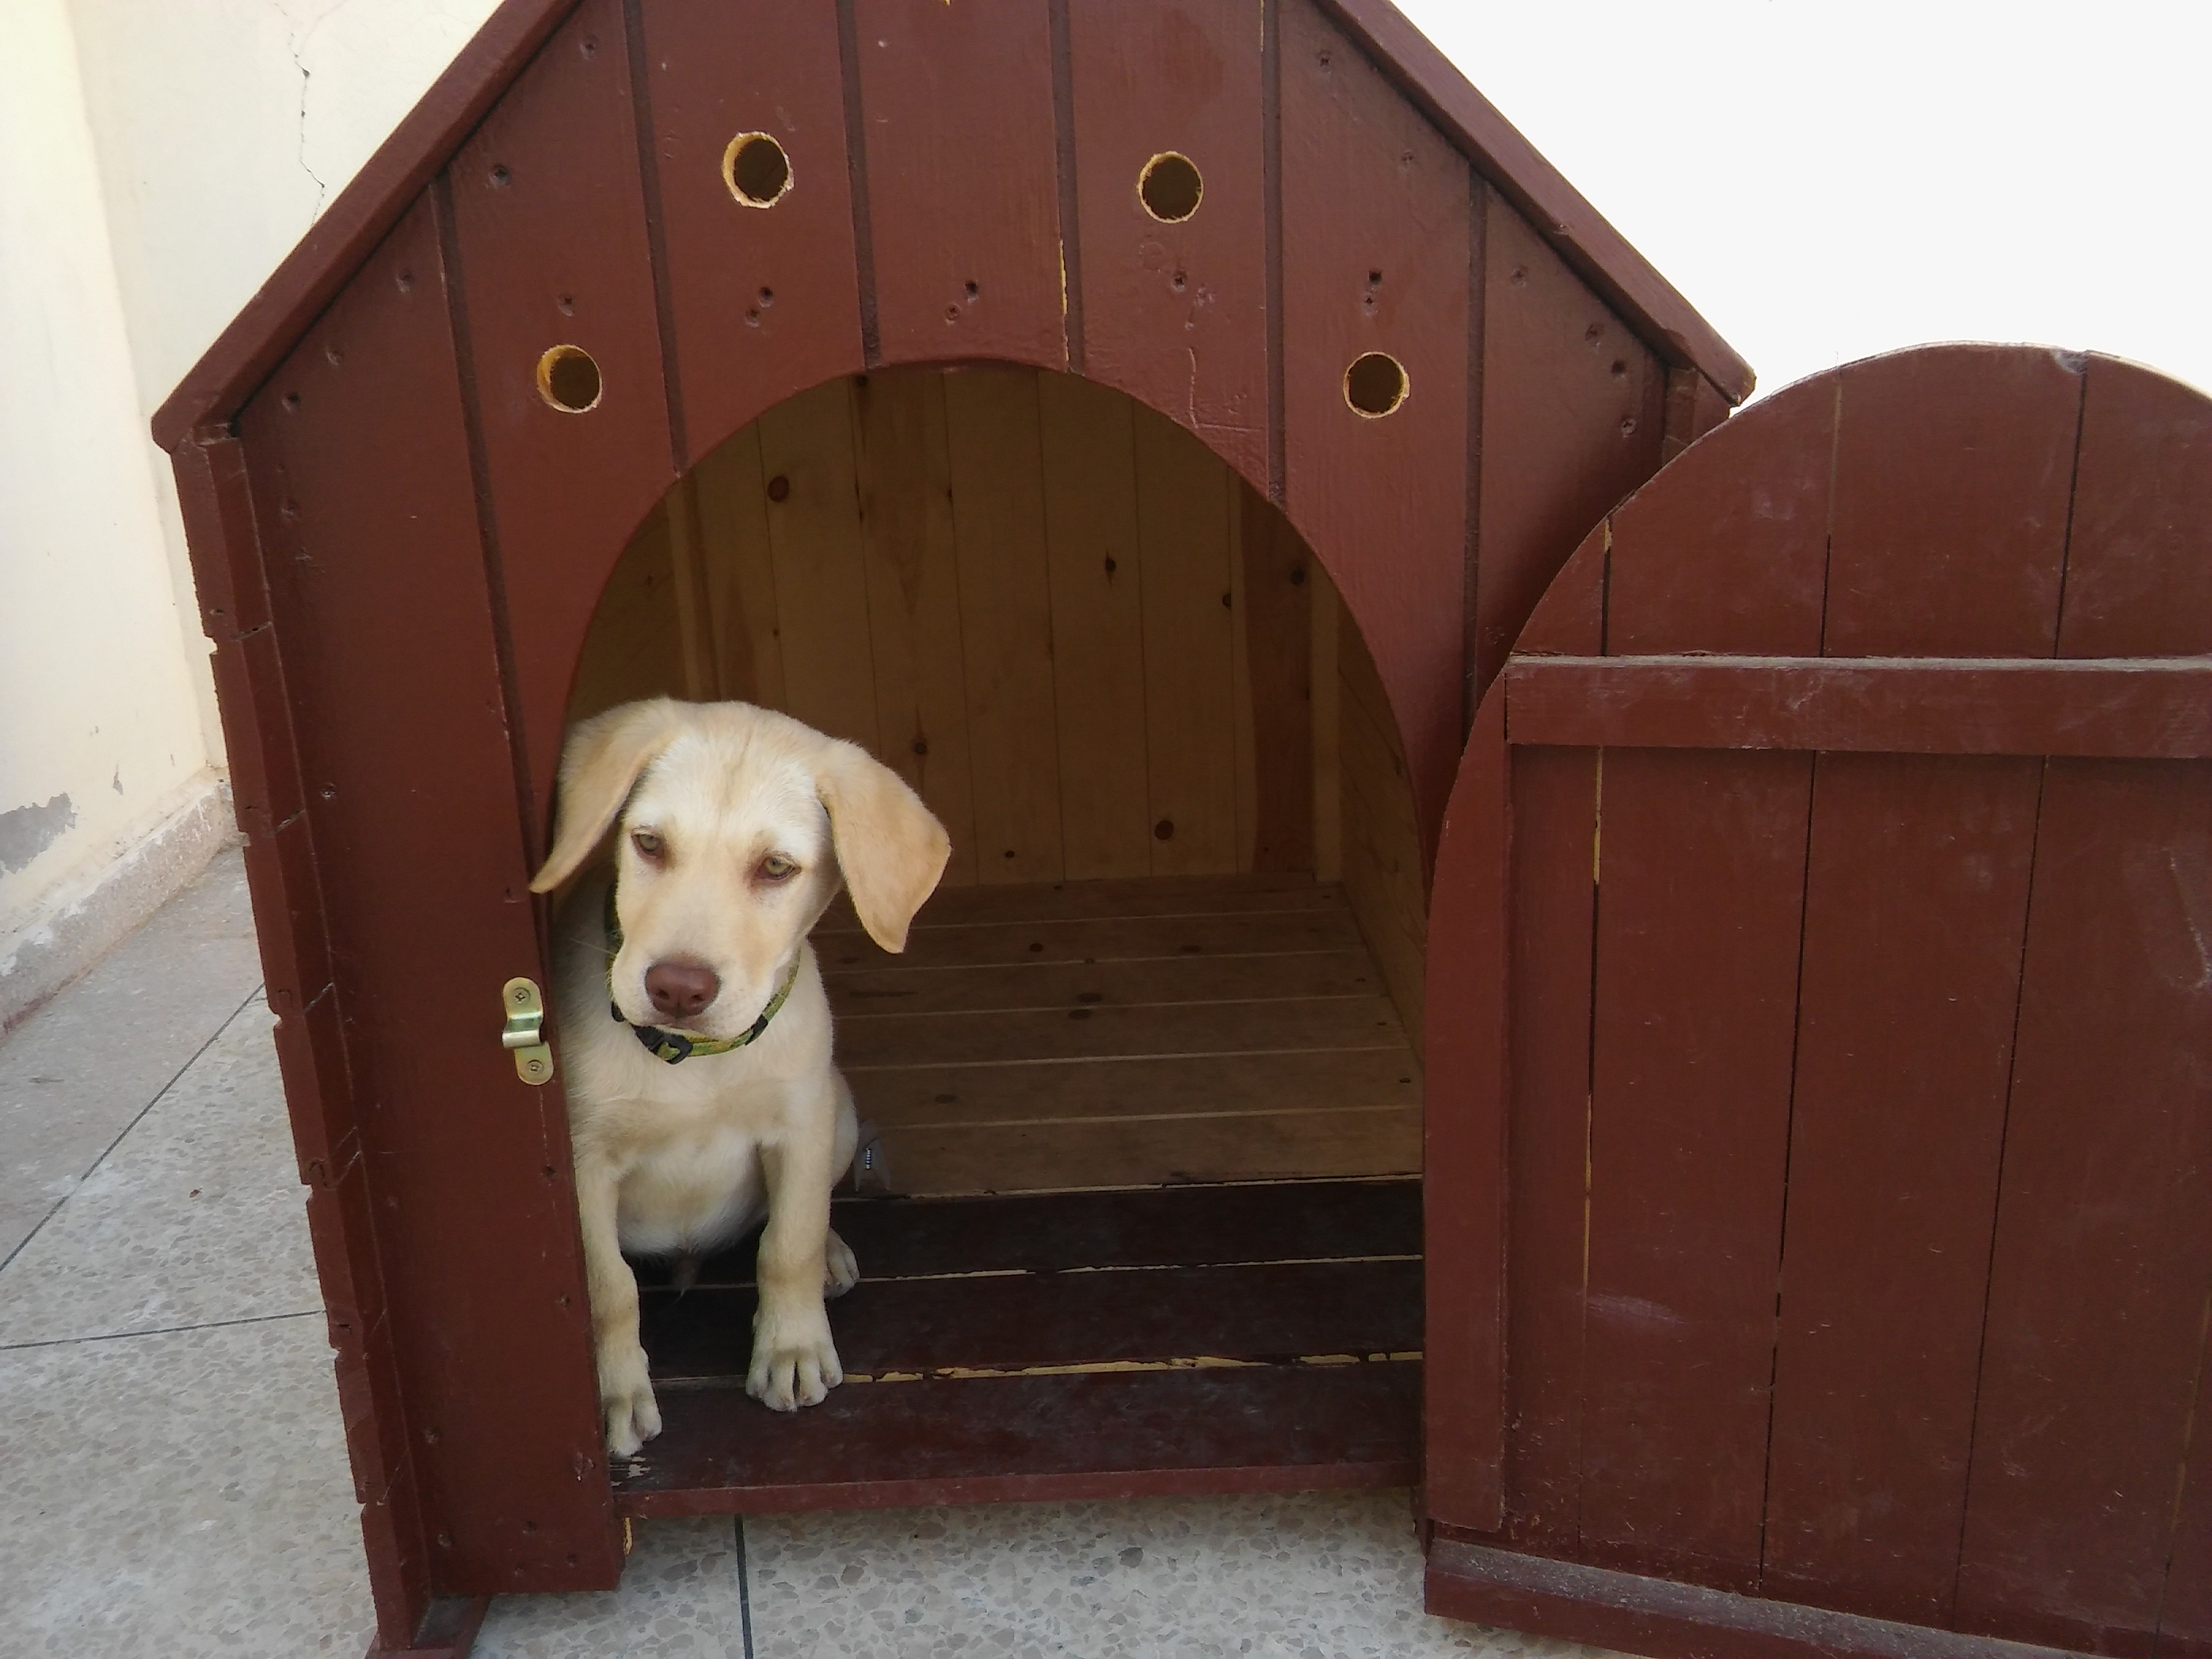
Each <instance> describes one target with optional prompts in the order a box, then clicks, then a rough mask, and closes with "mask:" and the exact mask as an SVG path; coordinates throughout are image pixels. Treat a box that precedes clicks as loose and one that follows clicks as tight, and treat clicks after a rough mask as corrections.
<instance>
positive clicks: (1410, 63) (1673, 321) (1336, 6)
mask: <svg viewBox="0 0 2212 1659" xmlns="http://www.w3.org/2000/svg"><path fill="white" fill-rule="evenodd" d="M578 3H579V0H504V3H502V4H501V6H500V7H499V9H497V10H496V11H495V12H494V13H493V14H492V15H491V17H490V18H489V20H488V21H486V22H485V24H484V26H483V28H481V29H480V30H479V31H478V32H477V35H476V37H475V39H473V40H471V41H470V43H469V44H468V46H466V47H465V48H464V49H463V51H462V52H461V53H460V55H459V57H457V58H455V59H454V60H453V64H452V65H451V66H450V67H449V68H448V69H447V70H446V72H445V74H444V75H443V76H441V77H440V78H439V80H438V81H437V82H436V84H435V85H434V86H433V87H432V88H430V90H429V92H428V94H425V95H424V97H423V98H422V101H421V102H420V103H418V104H417V105H416V106H415V108H414V109H413V111H411V112H410V113H409V115H408V116H407V118H405V119H404V121H402V122H401V123H400V125H399V126H398V129H397V130H396V131H394V132H393V133H392V136H391V137H390V138H388V139H387V140H386V142H385V143H384V144H383V146H382V147H381V148H380V149H379V150H378V151H377V152H376V154H375V155H374V156H373V157H371V158H370V160H369V161H368V165H367V166H365V167H362V170H361V172H360V173H359V174H358V175H357V176H356V178H355V179H354V180H353V182H352V183H351V184H350V185H348V186H347V188H346V189H345V191H343V194H341V195H340V196H339V197H338V199H337V202H335V203H334V204H332V205H331V209H330V210H329V211H328V212H326V213H325V215H324V216H322V217H321V218H320V219H319V220H317V221H316V222H315V224H314V225H313V228H311V229H310V230H309V231H308V233H307V235H306V236H305V237H303V238H302V239H301V241H300V244H299V246H296V247H295V248H294V249H293V251H292V252H291V253H290V254H289V256H288V257H287V258H285V260H284V262H283V264H280V265H279V266H278V267H277V268H276V271H275V273H274V274H273V275H271V276H270V278H269V280H268V281H267V282H266V283H264V284H263V285H262V287H261V289H260V291H259V292H258V293H257V294H256V295H254V296H253V298H252V300H251V301H248V302H247V303H246V307H245V309H244V310H242V311H240V313H239V314H238V315H237V316H236V317H235V318H234V319H233V320H232V321H231V323H230V325H229V326H228V328H226V329H225V330H224V331H222V335H221V336H220V337H218V338H217V339H216V342H215V343H214V344H213V345H212V346H210V348H209V349H208V351H207V353H206V355H205V356H203V357H202V358H201V359H200V361H199V362H197V364H196V365H195V366H194V367H193V368H192V369H191V372H190V373H189V374H186V375H185V378H184V380H182V381H181V382H180V383H179V385H178V386H177V388H176V390H175V391H174V392H172V393H171V394H170V396H169V398H168V400H167V402H165V403H164V404H162V405H161V409H160V410H157V411H156V412H155V416H154V421H153V431H154V437H155V441H156V442H158V443H159V444H160V445H161V447H163V448H164V449H174V448H176V447H178V445H179V444H180V443H182V442H184V441H185V440H186V439H187V438H188V437H189V436H190V435H191V433H192V432H193V430H194V429H195V428H200V427H203V426H205V425H209V424H215V425H222V424H224V423H227V422H229V421H230V420H231V419H232V418H233V417H234V416H236V415H237V413H238V412H239V410H240V408H242V407H243V405H244V404H246V401H247V399H248V398H251V396H252V393H253V392H254V390H255V388H256V387H257V386H259V385H260V384H261V382H262V381H263V380H265V379H266V378H267V377H268V376H269V374H271V373H272V372H273V371H274V370H275V368H276V366H277V364H278V363H280V362H282V361H283V358H284V356H285V355H286V353H287V352H289V350H290V349H292V347H293V346H294V345H295V344H296V343H298V341H299V340H300V338H301V336H302V335H303V334H304V333H305V332H306V331H307V329H308V328H309V326H310V325H312V324H313V321H314V319H315V318H316V317H317V316H318V315H319V314H320V313H321V312H322V311H323V310H324V308H325V307H326V306H328V305H329V304H330V302H331V300H332V299H333V298H335V297H336V296H337V294H338V292H339V290H340V289H342V288H343V286H344V284H345V283H346V282H347V280H348V278H349V277H350V276H352V274H353V273H354V272H355V270H356V269H357V268H358V267H359V266H360V264H362V261H363V260H364V259H366V258H368V255H369V254H370V252H372V251H373V250H374V248H375V247H376V246H377V244H378V243H379V242H380V240H382V239H383V238H384V236H385V235H386V233H387V232H389V231H390V230H391V229H392V227H393V226H394V225H395V224H396V223H398V221H399V219H400V217H401V216H402V215H403V214H404V212H405V210H407V208H408V206H409V205H410V204H411V203H412V202H413V201H414V200H415V199H416V197H418V195H419V194H420V193H421V191H422V189H423V188H424V186H425V185H428V183H429V182H430V181H431V180H432V179H433V178H434V177H435V175H436V174H437V173H439V171H440V170H441V168H443V167H445V166H446V165H447V162H448V161H451V160H452V159H453V155H454V154H455V153H456V152H457V151H458V150H459V149H460V147H461V146H462V145H463V143H465V141H466V140H467V138H468V136H469V134H470V133H471V131H472V130H473V129H474V128H475V127H476V126H477V123H478V122H479V121H481V120H482V119H483V117H484V115H485V114H486V112H488V111H489V110H490V109H491V107H492V106H493V105H494V104H495V103H496V102H497V101H498V100H499V99H500V97H501V94H504V93H505V92H506V91H507V88H508V87H509V86H510V85H511V84H512V83H513V81H514V80H515V78H516V77H517V76H519V75H520V73H521V72H522V70H523V69H524V68H525V67H526V65H527V64H529V63H530V61H531V59H532V57H533V55H534V54H536V53H537V52H538V49H539V48H540V47H541V46H544V44H545V42H546V41H547V40H548V39H549V38H550V37H551V35H552V34H553V33H554V32H555V31H556V29H557V28H558V27H560V26H561V24H562V22H563V21H566V20H567V19H568V16H569V15H570V14H571V13H572V12H574V10H575V9H577V5H578ZM1318 3H1319V5H1320V8H1321V9H1322V11H1323V12H1324V13H1325V14H1327V15H1328V16H1329V17H1330V19H1331V20H1332V21H1334V23H1335V24H1336V25H1337V26H1338V27H1340V28H1341V29H1342V30H1343V31H1344V32H1345V33H1346V36H1347V38H1348V39H1350V40H1352V42H1353V43H1354V44H1355V45H1356V46H1358V48H1359V49H1360V50H1361V51H1363V52H1364V53H1366V54H1367V56H1368V57H1369V58H1370V59H1371V60H1372V62H1373V63H1374V64H1375V65H1376V67H1377V68H1378V69H1379V70H1382V71H1383V74H1384V75H1385V76H1387V77H1388V78H1389V81H1390V82H1391V83H1392V84H1393V85H1394V86H1395V88H1397V90H1398V92H1399V93H1400V94H1401V95H1402V96H1403V97H1404V98H1406V99H1407V100H1408V101H1409V102H1410V103H1411V104H1413V106H1415V107H1416V108H1418V109H1419V111H1420V112H1422V114H1423V115H1424V116H1425V117H1426V118H1427V119H1428V120H1429V121H1430V122H1431V123H1432V124H1433V125H1435V126H1436V127H1437V129H1438V130H1439V131H1441V132H1443V135H1444V136H1445V137H1446V138H1447V139H1449V141H1450V143H1452V144H1453V145H1455V147H1456V148H1457V149H1459V150H1460V151H1461V152H1462V153H1463V154H1464V155H1466V156H1467V157H1468V160H1469V161H1471V163H1472V164H1473V166H1474V168H1475V170H1476V171H1477V172H1478V173H1480V175H1481V176H1482V177H1483V178H1484V179H1486V180H1488V181H1489V183H1490V184H1491V185H1492V186H1493V187H1495V188H1496V189H1497V190H1498V191H1499V192H1500V193H1501V194H1502V195H1504V197H1505V198H1506V199H1507V200H1508V201H1510V203H1511V204H1513V205H1514V206H1515V207H1516V208H1517V209H1518V210H1520V211H1521V212H1522V214H1523V215H1525V216H1527V218H1528V220H1529V222H1531V223H1532V224H1533V225H1534V227H1535V228H1536V229H1537V230H1538V232H1539V233H1540V234H1541V235H1543V236H1544V238H1545V239H1546V240H1547V241H1548V242H1549V243H1550V244H1551V245H1552V246H1553V248H1554V249H1555V250H1557V252H1559V255H1560V256H1561V258H1563V259H1564V260H1565V263H1566V264H1568V265H1569V266H1570V267H1571V269H1572V270H1574V271H1575V272H1576V273H1577V275H1579V276H1581V277H1582V278H1583V281H1584V282H1586V283H1589V285H1590V287H1591V288H1592V289H1594V290H1595V293H1596V294H1597V295H1599V296H1600V297H1601V298H1602V299H1603V300H1604V301H1606V302H1607V304H1608V305H1610V306H1611V307H1613V309H1614V310H1615V311H1616V312H1617V313H1619V314H1620V317H1621V318H1622V319H1623V320H1624V321H1625V322H1626V323H1627V324H1628V325H1630V326H1631V327H1632V329H1633V330H1634V331H1636V332H1637V333H1638V335H1639V336H1641V337H1643V339H1644V342H1645V343H1646V344H1648V345H1649V346H1650V348H1651V349H1652V350H1653V351H1654V352H1656V354H1657V355H1658V356H1660V357H1662V358H1663V359H1664V360H1665V361H1666V362H1668V363H1670V364H1671V365H1673V366H1674V367H1676V368H1694V369H1696V370H1697V371H1699V373H1700V374H1702V375H1703V376H1704V377H1705V379H1706V380H1709V381H1710V382H1711V384H1712V386H1714V388H1715V389H1716V390H1717V391H1718V392H1720V393H1721V394H1722V395H1723V397H1724V398H1726V399H1727V400H1728V401H1729V403H1741V401H1742V400H1743V399H1744V398H1746V397H1747V396H1748V395H1749V394H1750V392H1751V389H1752V386H1753V374H1752V371H1751V368H1750V366H1749V365H1748V364H1747V363H1746V362H1744V360H1743V359H1742V358H1741V356H1738V355H1737V354H1736V352H1735V350H1734V349H1731V348H1730V347H1729V344H1728V343H1727V342H1726V341H1725V340H1723V339H1722V338H1721V337H1720V335H1719V334H1718V333H1717V332H1716V331H1715V330H1714V329H1713V327H1712V325H1711V324H1709V323H1707V322H1706V321H1705V319H1704V318H1703V317H1701V316H1699V314H1698V313H1697V312H1696V311H1695V310H1693V309H1692V307H1691V306H1690V304H1689V302H1688V301H1686V300H1684V299H1683V297H1682V296H1681V295H1680V294H1679V293H1677V292H1676V291H1675V289H1674V287H1673V286H1672V285H1671V284H1670V283H1668V282H1667V280H1666V279H1665V278H1664V277H1663V276H1661V275H1660V274H1659V273H1658V272H1657V271H1656V270H1654V269H1653V268H1652V266H1651V265H1650V263H1649V262H1648V261H1646V260H1645V259H1644V257H1643V256H1642V255H1641V254H1639V253H1638V252H1637V251H1636V250H1635V249H1634V248H1633V247H1632V246H1630V245H1629V243H1628V242H1627V240H1626V239H1625V238H1624V237H1622V235H1621V234H1620V232H1618V231H1617V230H1615V229H1614V228H1613V227H1612V226H1611V225H1610V224H1608V223H1607V222H1606V220H1605V219H1604V217H1603V216H1601V215H1600V214H1599V213H1598V212H1597V210H1595V209H1594V208H1593V207H1592V206H1591V205H1590V204H1589V202H1587V201H1586V200H1584V199H1583V196H1582V195H1581V193H1580V192H1579V191H1577V190H1576V189H1575V188H1574V186H1573V185H1571V184H1569V183H1568V182H1567V180H1566V179H1565V178H1564V177H1562V176H1561V175H1560V173H1559V171H1558V170H1557V169H1556V168H1555V167H1553V166H1552V165H1551V164H1550V163H1549V162H1548V161H1546V160H1545V159H1544V158H1543V157H1542V156H1541V155H1539V154H1538V153H1537V152H1536V150H1535V149H1534V147H1533V146H1532V145H1531V144H1530V143H1528V140H1527V139H1525V138H1524V137H1522V136H1521V134H1520V133H1519V132H1517V131H1515V130H1514V128H1513V126H1512V125H1511V123H1510V122H1508V121H1507V120H1506V119H1505V118H1504V116H1502V115H1501V114H1499V113H1498V110H1497V109H1496V107H1495V106H1492V104H1491V103H1490V101H1489V100H1487V99H1486V98H1484V97H1483V95H1482V94H1480V92H1478V91H1476V90H1475V88H1474V87H1473V86H1472V85H1470V84H1469V83H1468V81H1467V79H1466V77H1465V76H1462V75H1461V74H1460V73H1459V71H1458V70H1455V68H1453V66H1452V65H1451V64H1450V63H1449V60H1447V59H1446V58H1445V57H1444V56H1443V53H1442V52H1439V51H1437V48H1436V47H1435V46H1433V45H1431V43H1430V41H1429V40H1427V39H1426V38H1425V36H1423V35H1422V34H1421V33H1420V32H1419V30H1418V29H1416V28H1415V27H1413V24H1412V23H1411V22H1409V21H1407V19H1406V17H1405V16H1404V15H1402V14H1401V12H1400V11H1399V10H1398V9H1397V8H1396V7H1395V6H1394V5H1392V4H1391V3H1389V0H1318Z"/></svg>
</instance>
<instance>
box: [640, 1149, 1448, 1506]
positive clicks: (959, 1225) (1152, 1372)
mask: <svg viewBox="0 0 2212 1659" xmlns="http://www.w3.org/2000/svg"><path fill="white" fill-rule="evenodd" d="M836 1223H837V1226H838V1230H839V1231H840V1232H841V1233H842V1236H843V1237H844V1238H845V1239H846V1241H847V1242H848V1243H849V1244H851V1245H852V1246H853V1248H854V1251H855V1252H856V1253H857V1255H859V1258H860V1271H861V1274H862V1278H861V1280H860V1284H859V1285H857V1286H855V1287H854V1289H853V1290H852V1291H850V1292H848V1294H847V1295H845V1296H843V1297H840V1298H839V1299H838V1300H836V1302H833V1303H832V1304H830V1309H829V1323H830V1328H831V1330H832V1332H833V1333H834V1334H835V1335H836V1340H837V1349H838V1352H839V1354H840V1356H841V1357H842V1359H843V1361H844V1364H845V1369H846V1372H847V1376H848V1381H847V1382H846V1383H845V1384H844V1385H843V1386H842V1388H839V1389H834V1390H833V1391H832V1392H831V1394H830V1395H829V1399H828V1400H827V1401H824V1402H823V1404H821V1405H819V1406H817V1407H813V1408H811V1410H807V1411H803V1412H799V1413H794V1414H792V1415H789V1416H783V1415H779V1414H777V1413H773V1412H770V1411H769V1410H768V1409H767V1408H766V1407H763V1406H760V1405H758V1404H757V1403H756V1402H755V1401H751V1400H750V1399H748V1398H746V1397H745V1394H744V1387H743V1384H744V1373H745V1369H746V1359H747V1356H748V1352H749V1351H750V1346H751V1332H752V1315H753V1290H752V1286H751V1284H750V1279H751V1271H750V1270H751V1260H750V1258H751V1251H752V1246H751V1244H750V1241H748V1242H746V1243H742V1244H740V1245H739V1246H738V1248H737V1249H733V1250H731V1251H728V1252H726V1253H725V1254H724V1255H722V1256H720V1257H719V1258H717V1259H716V1260H714V1261H710V1262H708V1263H706V1264H705V1267H704V1268H703V1270H702V1273H701V1274H700V1277H699V1280H698V1283H697V1284H696V1285H695V1287H694V1288H693V1289H691V1290H690V1291H687V1292H685V1293H684V1294H681V1295H679V1294H678V1293H677V1292H676V1291H674V1290H673V1289H672V1288H671V1286H670V1285H669V1284H668V1282H667V1279H666V1275H665V1273H655V1272H653V1271H652V1270H651V1269H649V1268H648V1269H647V1270H645V1271H641V1273H640V1274H639V1278H640V1281H641V1285H642V1287H643V1308H642V1310H641V1322H640V1329H641V1335H642V1337H643V1339H644V1342H645V1347H646V1352H647V1355H648V1356H649V1358H650V1360H651V1363H652V1367H653V1382H654V1386H655V1389H656V1390H657V1392H658V1394H659V1403H660V1412H661V1419H662V1422H663V1424H664V1425H665V1426H664V1427H663V1429H662V1431H661V1433H660V1435H659V1437H658V1438H657V1439H655V1440H653V1441H652V1442H651V1443H649V1444H648V1445H647V1447H646V1449H645V1455H644V1456H643V1457H641V1458H640V1459H638V1460H636V1461H635V1462H631V1463H629V1464H626V1465H617V1468H616V1469H615V1471H614V1477H615V1479H614V1497H615V1507H616V1509H617V1511H619V1512H620V1513H623V1514H625V1515H638V1516H647V1515H720V1514H730V1513H744V1512H751V1511H760V1510H823V1509H862V1508H868V1509H880V1508H889V1507H893V1506H897V1505H904V1504H977V1503H991V1502H1000V1501H1005V1500H1018V1499H1029V1498H1127V1497H1134V1496H1137V1495H1139V1494H1140V1493H1160V1492H1263V1491H1264V1492H1291V1491H1302V1490H1314V1489H1318V1488H1322V1487H1330V1486H1403V1485H1410V1484H1412V1482H1413V1479H1414V1476H1415V1473H1416V1470H1417V1468H1418V1464H1419V1456H1420V1394H1421V1366H1420V1346H1421V1262H1420V1257H1419V1250H1420V1237H1421V1233H1420V1227H1421V1212H1420V1183H1419V1182H1417V1181H1412V1180H1390V1181H1310V1182H1261V1183H1255V1184H1251V1185H1245V1186H1212V1187H1179V1188H1152V1189H1147V1190H1143V1191H1135V1192H1095V1193H1060V1194H1034V1195H1029V1196H1021V1197H1005V1198H999V1197H987V1198H957V1199H891V1200H854V1201H852V1202H849V1203H842V1204H840V1205H839V1206H837V1209H836Z"/></svg>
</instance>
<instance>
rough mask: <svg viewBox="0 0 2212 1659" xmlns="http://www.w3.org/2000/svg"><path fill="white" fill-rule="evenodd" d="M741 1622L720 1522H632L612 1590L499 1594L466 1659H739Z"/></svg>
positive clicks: (726, 1532) (731, 1534)
mask: <svg viewBox="0 0 2212 1659" xmlns="http://www.w3.org/2000/svg"><path fill="white" fill-rule="evenodd" d="M743 1620H744V1613H743V1611H742V1607H741V1603H740V1600H739V1596H738V1550H737V1533H736V1529H735V1528H734V1527H733V1526H732V1524H731V1522H730V1519H729V1517H728V1516H714V1517H711V1518H709V1519H706V1520H698V1521H641V1522H638V1526H637V1547H636V1549H635V1552H634V1553H632V1554H631V1556H630V1559H629V1561H628V1562H627V1563H626V1564H624V1566H623V1581H622V1587H621V1588H620V1589H612V1590H606V1591H603V1592H599V1593H597V1594H578V1595H507V1596H501V1598H500V1599H499V1600H497V1601H494V1602H493V1603H492V1604H491V1613H490V1614H489V1616H488V1617H487V1618H486V1619H485V1620H484V1626H483V1634H482V1635H480V1636H479V1637H477V1645H476V1649H475V1652H474V1654H473V1656H472V1659H601V1656H611V1655H616V1654H620V1655H622V1656H623V1659H678V1656H680V1659H744V1651H745V1647H744V1625H743Z"/></svg>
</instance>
